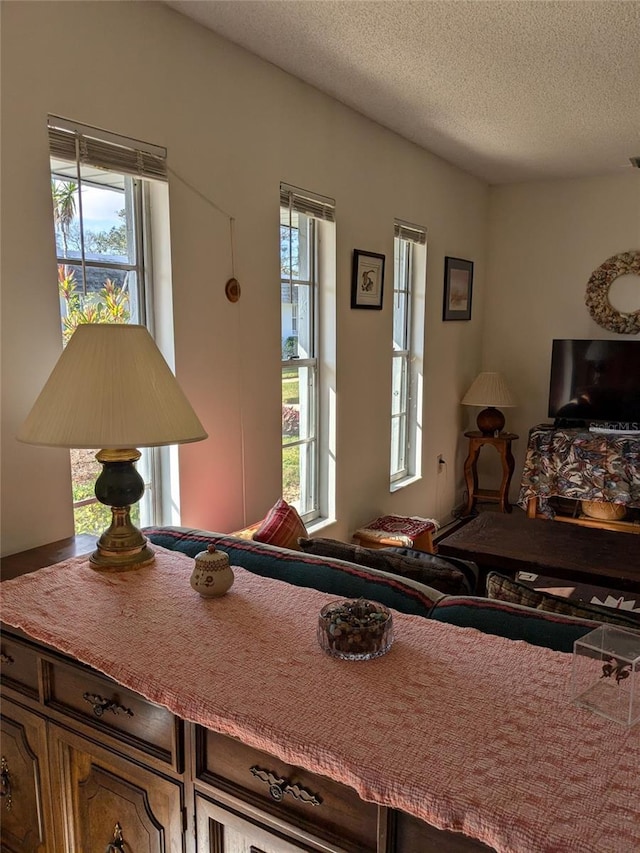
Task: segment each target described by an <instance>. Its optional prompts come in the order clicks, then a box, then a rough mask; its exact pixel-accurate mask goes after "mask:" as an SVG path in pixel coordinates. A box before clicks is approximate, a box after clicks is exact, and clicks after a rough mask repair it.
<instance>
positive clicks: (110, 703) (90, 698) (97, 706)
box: [82, 693, 133, 717]
mask: <svg viewBox="0 0 640 853" xmlns="http://www.w3.org/2000/svg"><path fill="white" fill-rule="evenodd" d="M82 698H83V699H84V700H85V702H88V703H89V704H90V705H92V706H93V713H94V714H95V715H96V717H101V716H102V715H103V714H104V712H105V711H111V713H112V714H119V713H120V711H122V713H123V714H126V715H127V716H128V717H133V711H132V710H131V708H125V707H124V705H119V704H118V703H117V702H115V701H114V700H113V699H103V698H102V696H99V695H98V694H97V693H83V694H82Z"/></svg>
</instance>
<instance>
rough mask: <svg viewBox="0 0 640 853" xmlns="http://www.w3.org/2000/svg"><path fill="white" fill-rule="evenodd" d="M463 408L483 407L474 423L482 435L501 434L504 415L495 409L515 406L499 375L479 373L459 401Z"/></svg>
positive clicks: (505, 384)
mask: <svg viewBox="0 0 640 853" xmlns="http://www.w3.org/2000/svg"><path fill="white" fill-rule="evenodd" d="M461 403H462V405H463V406H483V407H485V408H483V409H482V411H481V412H480V413H479V414H478V417H477V418H476V423H477V424H478V429H479V430H480V432H481V433H482V434H483V435H495V433H497V432H502V429H503V427H504V415H503V414H502V412H501V411H500V410H499V409H498V408H496V407H497V406H500V408H502V409H507V408H512V407H513V406H515V405H516V403H515V400H514V399H513V397H512V395H511V391H509V388H508V387H507V383H506V382H505V381H504V379H503V378H502V374H500V373H479V374H478V375H477V376H476V378H475V379H474V380H473V382H472V383H471V387H470V388H469V390H468V391H467V393H466V394H465V395H464V397H463V398H462V400H461Z"/></svg>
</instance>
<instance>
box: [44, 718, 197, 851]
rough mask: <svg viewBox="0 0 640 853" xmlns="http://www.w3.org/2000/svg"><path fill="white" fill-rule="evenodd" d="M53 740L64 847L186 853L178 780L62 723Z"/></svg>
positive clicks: (67, 849)
mask: <svg viewBox="0 0 640 853" xmlns="http://www.w3.org/2000/svg"><path fill="white" fill-rule="evenodd" d="M51 743H52V763H53V774H54V777H55V781H56V783H57V787H58V789H59V790H60V791H61V797H60V803H59V804H58V808H59V819H60V821H61V822H62V823H63V824H64V826H65V846H64V850H65V853H76V851H80V850H86V851H104V850H107V849H109V845H113V847H112V848H111V849H113V850H118V849H124V850H127V851H128V850H132V851H135V853H181V851H182V840H181V836H182V803H181V793H180V786H179V785H177V784H176V783H174V782H172V781H170V780H168V779H164V778H162V777H160V776H158V775H156V774H155V773H153V772H151V771H149V770H146V769H144V768H141V767H139V766H138V765H136V764H134V763H133V762H130V761H127V760H126V759H124V758H121V757H119V756H116V755H112V754H110V753H109V752H108V751H106V750H104V749H102V748H101V747H99V746H98V745H93V744H90V743H88V742H86V741H84V740H83V739H82V738H78V737H77V736H75V735H73V734H71V733H69V732H66V731H63V730H61V729H57V727H52V735H51ZM118 844H120V846H119V847H118Z"/></svg>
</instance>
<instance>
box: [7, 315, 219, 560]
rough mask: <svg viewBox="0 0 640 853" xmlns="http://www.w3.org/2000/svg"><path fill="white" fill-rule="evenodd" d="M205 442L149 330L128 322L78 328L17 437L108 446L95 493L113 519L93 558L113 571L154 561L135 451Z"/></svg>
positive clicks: (62, 444) (59, 444)
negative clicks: (141, 519)
mask: <svg viewBox="0 0 640 853" xmlns="http://www.w3.org/2000/svg"><path fill="white" fill-rule="evenodd" d="M206 437H207V433H206V432H205V431H204V429H203V427H202V424H201V423H200V421H199V420H198V417H197V415H196V414H195V412H194V411H193V409H192V408H191V405H190V403H189V401H188V400H187V398H186V397H185V395H184V393H183V392H182V389H181V388H180V386H179V385H178V382H177V380H176V378H175V376H174V375H173V373H172V372H171V369H170V368H169V365H168V364H167V363H166V361H165V360H164V358H163V357H162V354H161V352H160V350H159V349H158V347H157V346H156V344H155V342H154V340H153V338H152V337H151V335H150V334H149V332H148V331H147V329H146V328H145V327H144V326H135V325H129V324H87V325H81V326H78V328H77V329H76V331H75V332H74V333H73V335H72V336H71V340H70V341H69V343H68V344H67V346H66V347H65V349H64V350H63V352H62V355H61V356H60V358H59V360H58V362H57V364H56V366H55V367H54V369H53V371H52V373H51V375H50V377H49V379H48V380H47V382H46V384H45V386H44V388H43V389H42V391H41V392H40V395H39V396H38V398H37V400H36V402H35V403H34V405H33V408H32V409H31V411H30V412H29V415H28V416H27V419H26V420H25V422H24V424H23V425H22V427H21V428H20V430H19V432H18V436H17V438H18V440H19V441H23V442H26V443H27V444H39V445H47V446H49V447H68V448H89V449H90V448H95V447H100V448H102V449H101V450H100V451H99V452H98V453H96V459H97V460H98V461H99V462H100V463H101V464H102V466H103V468H102V472H101V474H100V476H99V477H98V479H97V480H96V485H95V493H96V497H97V498H98V500H99V501H100V503H103V504H105V505H106V506H110V507H111V515H112V520H111V526H110V527H109V528H108V530H105V532H104V533H103V534H102V536H101V537H100V539H99V540H98V547H97V549H96V551H95V552H94V553H93V554H92V555H91V557H90V561H91V565H92V566H93V568H95V569H101V570H111V571H128V570H130V569H137V568H140V567H141V566H145V565H148V564H150V563H152V562H153V560H154V555H153V551H152V550H151V548H150V547H149V545H148V544H147V540H146V539H145V537H144V536H143V535H142V533H141V532H140V530H138V528H137V527H135V526H134V525H133V524H132V522H131V518H130V514H129V513H130V509H131V506H132V504H135V503H137V502H138V501H139V500H140V498H141V497H142V495H143V493H144V481H143V479H142V477H141V476H140V474H139V473H138V471H137V470H136V467H135V464H134V463H135V462H136V461H137V460H138V459H139V458H140V451H138V450H136V449H135V448H137V447H159V446H162V445H167V444H185V443H187V442H191V441H201V440H202V439H204V438H206Z"/></svg>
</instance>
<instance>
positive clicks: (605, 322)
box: [585, 251, 640, 335]
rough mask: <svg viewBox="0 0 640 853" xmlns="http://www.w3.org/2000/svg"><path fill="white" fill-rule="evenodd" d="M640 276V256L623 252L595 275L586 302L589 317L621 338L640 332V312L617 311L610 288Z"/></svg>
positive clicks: (636, 253)
mask: <svg viewBox="0 0 640 853" xmlns="http://www.w3.org/2000/svg"><path fill="white" fill-rule="evenodd" d="M629 274H631V275H640V252H635V251H634V252H621V253H620V254H619V255H613V256H612V257H611V258H608V259H607V260H606V261H605V262H604V263H603V264H601V265H600V266H599V267H598V269H597V270H594V272H593V273H592V274H591V278H590V279H589V282H588V284H587V293H586V297H585V302H586V304H587V308H588V309H589V313H590V314H591V316H592V317H593V319H594V320H595V321H596V323H597V324H598V325H599V326H602V328H603V329H609V331H610V332H618V333H619V334H621V335H637V334H638V332H640V310H638V311H633V312H632V313H630V314H625V313H624V312H623V311H616V309H615V308H614V307H613V305H612V304H611V303H610V302H609V288H610V287H611V285H612V284H613V282H614V281H615V280H616V279H617V278H618V277H619V276H621V275H629Z"/></svg>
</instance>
